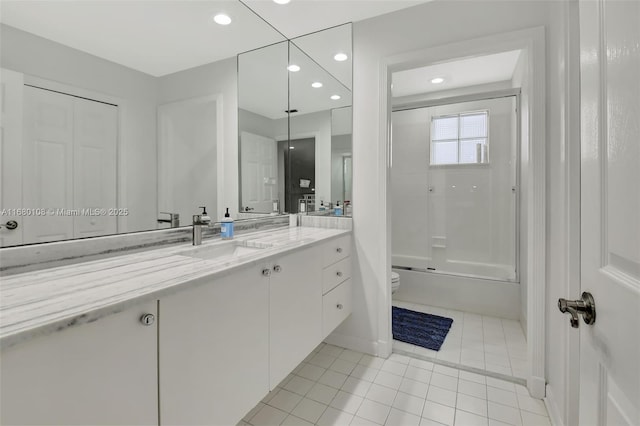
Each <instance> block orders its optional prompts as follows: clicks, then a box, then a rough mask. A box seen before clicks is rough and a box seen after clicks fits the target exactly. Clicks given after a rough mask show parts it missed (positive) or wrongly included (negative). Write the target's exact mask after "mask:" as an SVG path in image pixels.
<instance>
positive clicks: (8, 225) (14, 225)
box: [0, 220, 18, 229]
mask: <svg viewBox="0 0 640 426" xmlns="http://www.w3.org/2000/svg"><path fill="white" fill-rule="evenodd" d="M3 226H4V227H5V228H7V229H16V228H17V227H18V222H16V221H15V220H9V221H7V223H0V228H2V227H3Z"/></svg>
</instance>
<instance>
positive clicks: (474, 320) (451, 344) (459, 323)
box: [393, 300, 528, 378]
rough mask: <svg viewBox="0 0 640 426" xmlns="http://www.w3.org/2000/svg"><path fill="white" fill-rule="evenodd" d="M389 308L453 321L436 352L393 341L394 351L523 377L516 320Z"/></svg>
mask: <svg viewBox="0 0 640 426" xmlns="http://www.w3.org/2000/svg"><path fill="white" fill-rule="evenodd" d="M393 306H398V307H400V308H405V309H411V310H413V311H418V312H426V313H429V314H433V315H440V316H444V317H449V318H453V324H452V325H451V330H449V333H448V334H447V337H446V339H445V341H444V344H443V345H442V347H441V348H440V351H437V352H436V351H432V350H430V349H425V348H422V347H420V346H415V345H411V344H409V343H404V342H399V341H396V340H394V341H393V348H394V349H396V350H398V349H399V350H401V351H404V352H408V353H415V354H418V355H423V356H427V357H430V358H435V359H440V360H444V361H448V362H452V363H455V364H461V365H463V366H468V367H473V368H479V369H481V370H486V371H490V372H494V373H500V374H505V375H507V376H512V377H517V378H525V377H527V374H526V372H527V371H528V361H527V340H526V339H525V337H524V332H523V331H522V327H521V326H520V322H519V321H514V320H507V319H501V318H495V317H490V316H486V315H478V314H471V313H468V312H462V311H456V310H453V309H444V308H437V307H434V306H426V305H418V304H415V303H406V302H400V301H396V300H394V301H393Z"/></svg>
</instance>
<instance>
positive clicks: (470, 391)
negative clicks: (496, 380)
mask: <svg viewBox="0 0 640 426" xmlns="http://www.w3.org/2000/svg"><path fill="white" fill-rule="evenodd" d="M458 393H463V394H465V395H471V396H474V397H476V398H482V399H485V400H486V399H487V386H486V385H485V384H482V383H476V382H470V381H468V380H464V379H460V380H458Z"/></svg>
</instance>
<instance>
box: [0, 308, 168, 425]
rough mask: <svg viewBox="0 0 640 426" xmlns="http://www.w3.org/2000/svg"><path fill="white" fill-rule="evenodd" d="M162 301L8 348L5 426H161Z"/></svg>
mask: <svg viewBox="0 0 640 426" xmlns="http://www.w3.org/2000/svg"><path fill="white" fill-rule="evenodd" d="M156 309H157V302H155V301H153V302H147V303H143V304H140V305H137V306H135V307H133V308H130V309H127V310H125V311H123V312H120V313H117V314H113V315H109V316H107V317H105V318H102V319H100V320H98V321H95V322H92V323H88V324H83V325H80V326H78V327H71V328H67V329H65V330H61V331H59V332H57V333H53V334H49V335H46V336H41V337H34V338H32V339H31V340H28V341H26V342H22V343H16V344H15V345H14V346H10V347H8V348H3V350H2V352H1V359H0V384H1V387H0V391H1V393H0V395H1V397H0V404H1V405H0V424H3V425H21V424H31V425H34V424H40V425H157V424H158V394H157V387H158V386H157V373H158V365H157V349H156V348H157V322H154V323H152V324H150V325H144V324H142V323H141V317H142V316H143V315H144V314H152V315H153V316H154V317H153V318H154V319H156V318H157V312H156Z"/></svg>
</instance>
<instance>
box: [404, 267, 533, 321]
mask: <svg viewBox="0 0 640 426" xmlns="http://www.w3.org/2000/svg"><path fill="white" fill-rule="evenodd" d="M393 271H394V272H397V273H398V274H399V275H400V289H399V290H398V291H397V292H396V293H395V294H394V295H393V300H398V301H402V302H409V303H419V304H424V305H431V306H438V307H441V308H446V309H455V310H458V311H464V312H472V313H477V314H481V315H491V316H496V317H500V318H507V319H514V320H519V319H520V310H521V302H520V284H519V283H517V282H514V281H507V280H498V279H489V278H478V277H477V275H479V270H478V269H475V270H474V271H473V273H474V276H471V274H467V275H465V274H456V275H451V274H446V273H441V272H432V271H426V272H422V271H415V270H408V269H400V268H393ZM480 272H482V271H480ZM487 272H488V271H487ZM491 272H492V273H494V274H495V272H496V271H491ZM505 272H506V273H507V274H508V271H506V270H505Z"/></svg>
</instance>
